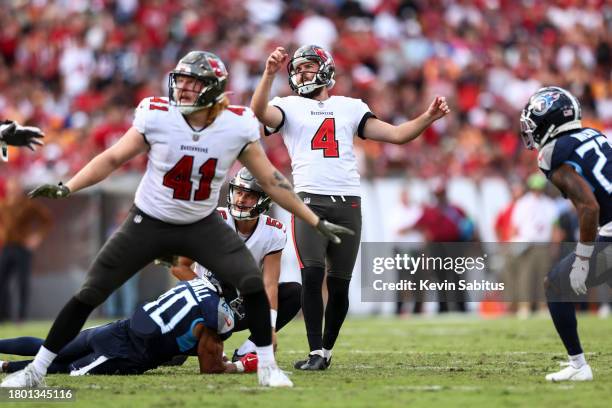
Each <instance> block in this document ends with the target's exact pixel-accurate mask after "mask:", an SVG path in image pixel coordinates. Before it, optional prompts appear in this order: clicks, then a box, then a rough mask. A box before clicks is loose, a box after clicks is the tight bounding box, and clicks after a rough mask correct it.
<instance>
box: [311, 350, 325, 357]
mask: <svg viewBox="0 0 612 408" xmlns="http://www.w3.org/2000/svg"><path fill="white" fill-rule="evenodd" d="M315 354H316V355H318V356H321V357H325V354H323V350H313V351H311V352H310V353H308V355H309V356H313V355H315Z"/></svg>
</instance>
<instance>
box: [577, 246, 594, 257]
mask: <svg viewBox="0 0 612 408" xmlns="http://www.w3.org/2000/svg"><path fill="white" fill-rule="evenodd" d="M593 250H595V245H586V244H583V243H582V242H579V243H578V244H576V255H578V256H581V257H583V258H590V257H591V255H593Z"/></svg>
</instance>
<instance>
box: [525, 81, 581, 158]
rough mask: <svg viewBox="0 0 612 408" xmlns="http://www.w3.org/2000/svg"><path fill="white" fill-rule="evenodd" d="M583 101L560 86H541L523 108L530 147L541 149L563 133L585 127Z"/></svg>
mask: <svg viewBox="0 0 612 408" xmlns="http://www.w3.org/2000/svg"><path fill="white" fill-rule="evenodd" d="M581 118H582V112H581V109H580V102H578V99H577V98H576V97H575V96H574V95H572V94H571V93H570V92H569V91H567V90H565V89H563V88H559V87H557V86H548V87H545V88H540V89H538V91H537V92H536V93H534V94H533V95H532V96H531V98H529V102H528V103H527V105H526V106H525V108H523V111H522V112H521V138H522V139H523V143H525V146H526V147H527V148H528V149H530V150H531V149H533V148H534V147H535V148H537V149H540V148H541V147H542V146H544V145H545V144H546V143H548V142H549V141H551V140H552V139H554V138H555V137H556V136H557V135H558V134H559V133H561V132H565V131H568V130H572V129H579V128H582V122H581Z"/></svg>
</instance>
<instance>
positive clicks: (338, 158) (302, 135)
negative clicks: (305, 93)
mask: <svg viewBox="0 0 612 408" xmlns="http://www.w3.org/2000/svg"><path fill="white" fill-rule="evenodd" d="M270 105H274V106H276V107H278V108H280V109H281V111H282V112H283V123H282V124H281V126H280V128H279V129H278V130H279V131H280V133H281V135H282V136H283V140H284V142H285V146H287V150H288V151H289V156H290V157H291V167H292V173H293V183H294V185H295V191H297V192H306V193H312V194H324V195H350V196H361V188H360V183H359V172H358V170H357V159H356V157H355V152H354V151H353V138H354V137H355V135H357V136H360V137H362V135H361V132H362V131H363V127H364V125H365V122H366V120H367V118H369V117H372V116H374V115H372V113H371V112H370V108H369V107H368V105H366V104H365V103H363V101H362V100H361V99H354V98H347V97H344V96H331V97H330V98H329V99H327V100H325V101H317V100H314V99H309V98H304V97H301V96H295V95H293V96H286V97H283V98H280V97H278V96H277V97H275V98H274V99H272V100H271V101H270ZM268 130H270V129H268Z"/></svg>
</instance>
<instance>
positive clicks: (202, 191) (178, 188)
mask: <svg viewBox="0 0 612 408" xmlns="http://www.w3.org/2000/svg"><path fill="white" fill-rule="evenodd" d="M216 167H217V159H208V160H206V161H205V162H204V164H202V165H201V166H200V169H199V171H198V172H199V174H200V175H201V177H200V183H199V185H198V189H197V190H196V192H195V194H194V196H193V201H202V200H206V199H207V198H208V197H210V184H211V183H212V181H213V179H214V178H215V169H216ZM192 171H193V156H189V155H185V156H183V157H181V159H180V160H179V161H178V162H177V163H176V164H175V165H174V167H172V168H171V169H170V170H169V171H168V172H167V173H166V174H165V175H164V182H163V184H164V186H166V187H168V188H171V189H172V190H173V191H174V193H173V195H172V198H175V199H177V200H185V201H189V200H191V189H192V188H193V183H192V182H191V173H192Z"/></svg>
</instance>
